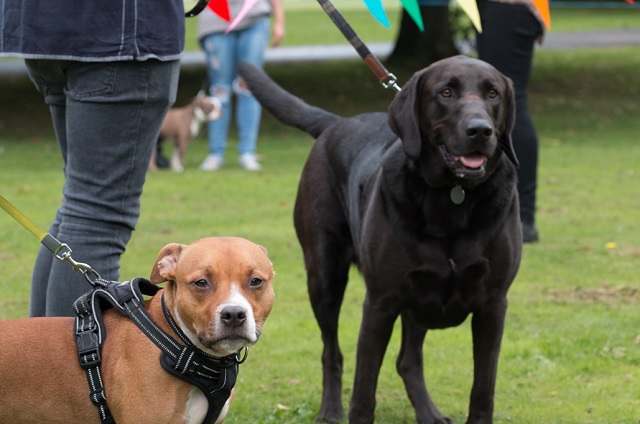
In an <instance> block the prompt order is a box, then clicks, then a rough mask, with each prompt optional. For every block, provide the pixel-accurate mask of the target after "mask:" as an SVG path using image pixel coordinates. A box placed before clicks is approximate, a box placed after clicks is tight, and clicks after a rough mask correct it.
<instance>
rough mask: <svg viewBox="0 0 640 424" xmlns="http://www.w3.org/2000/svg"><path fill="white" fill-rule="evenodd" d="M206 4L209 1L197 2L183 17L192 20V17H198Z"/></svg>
mask: <svg viewBox="0 0 640 424" xmlns="http://www.w3.org/2000/svg"><path fill="white" fill-rule="evenodd" d="M208 4H209V0H198V3H196V5H195V6H193V7H192V8H191V10H189V11H187V12H186V13H185V14H184V16H186V17H187V18H193V17H194V16H197V15H199V14H200V12H202V11H203V10H204V8H205V7H207V5H208Z"/></svg>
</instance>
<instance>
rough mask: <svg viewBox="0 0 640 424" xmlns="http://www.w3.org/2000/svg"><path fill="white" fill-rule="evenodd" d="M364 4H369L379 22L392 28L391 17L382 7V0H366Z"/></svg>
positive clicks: (371, 11)
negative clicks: (388, 16)
mask: <svg viewBox="0 0 640 424" xmlns="http://www.w3.org/2000/svg"><path fill="white" fill-rule="evenodd" d="M364 4H366V5H367V9H369V12H370V13H371V14H372V15H373V17H374V18H376V20H377V21H378V22H380V23H381V24H382V26H384V27H385V28H391V24H390V23H389V18H387V13H386V12H385V11H384V8H383V7H382V0H364Z"/></svg>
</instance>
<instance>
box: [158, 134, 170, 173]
mask: <svg viewBox="0 0 640 424" xmlns="http://www.w3.org/2000/svg"><path fill="white" fill-rule="evenodd" d="M161 143H162V140H158V142H157V143H156V166H157V167H158V169H167V168H169V167H170V166H171V163H170V162H169V159H167V158H165V157H164V156H162V146H161Z"/></svg>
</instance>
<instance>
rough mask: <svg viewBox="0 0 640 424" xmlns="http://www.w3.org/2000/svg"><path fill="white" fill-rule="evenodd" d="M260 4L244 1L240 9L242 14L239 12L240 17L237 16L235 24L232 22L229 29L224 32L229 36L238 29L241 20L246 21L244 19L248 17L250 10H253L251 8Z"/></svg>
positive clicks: (249, 0) (234, 20)
mask: <svg viewBox="0 0 640 424" xmlns="http://www.w3.org/2000/svg"><path fill="white" fill-rule="evenodd" d="M257 2H258V0H244V3H243V4H242V9H240V12H238V16H236V17H235V18H234V19H233V22H231V24H230V25H229V27H228V28H227V29H226V30H225V31H224V33H225V34H228V33H229V32H231V31H233V29H234V28H235V27H236V25H238V24H239V23H240V21H241V20H243V19H244V17H245V16H246V15H247V13H248V12H249V10H251V8H252V7H253V6H254V5H255V4H256V3H257Z"/></svg>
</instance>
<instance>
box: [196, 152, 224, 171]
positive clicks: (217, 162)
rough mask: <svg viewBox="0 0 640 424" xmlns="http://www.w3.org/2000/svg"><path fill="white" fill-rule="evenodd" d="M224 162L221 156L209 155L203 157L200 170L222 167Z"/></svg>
mask: <svg viewBox="0 0 640 424" xmlns="http://www.w3.org/2000/svg"><path fill="white" fill-rule="evenodd" d="M223 164H224V159H223V158H222V156H218V155H209V156H207V157H206V158H205V160H204V162H202V164H201V165H200V170H202V171H217V170H218V169H220V168H222V165H223Z"/></svg>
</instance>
